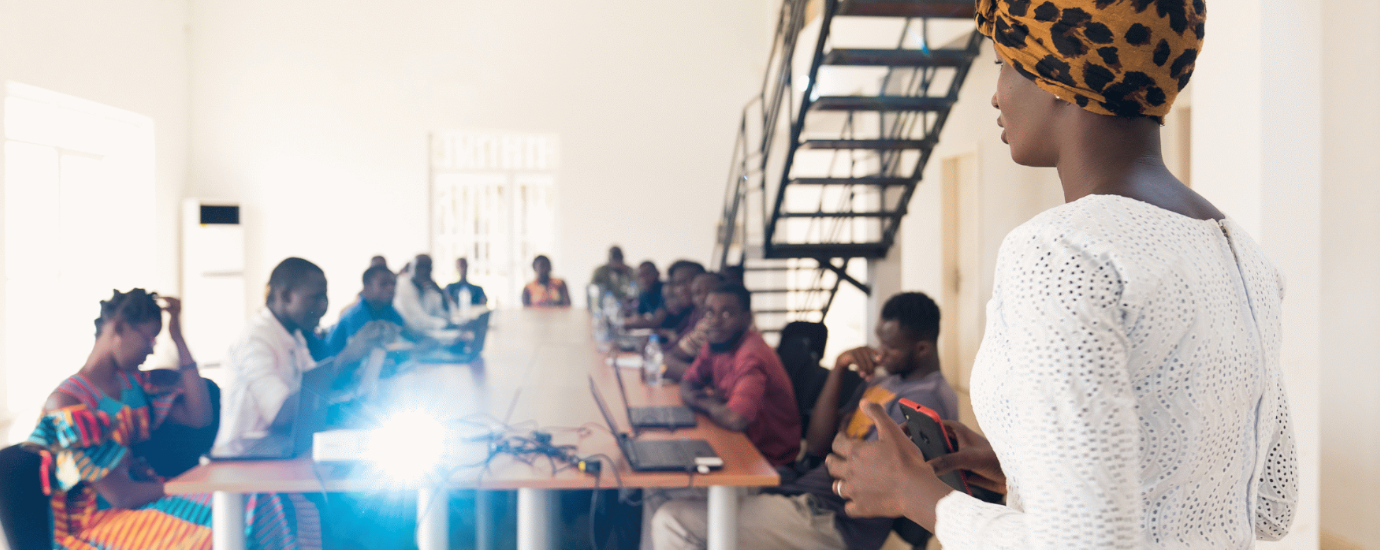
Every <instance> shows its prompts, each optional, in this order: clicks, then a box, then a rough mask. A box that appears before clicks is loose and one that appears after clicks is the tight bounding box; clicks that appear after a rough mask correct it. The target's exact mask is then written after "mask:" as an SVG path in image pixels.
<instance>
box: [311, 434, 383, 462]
mask: <svg viewBox="0 0 1380 550" xmlns="http://www.w3.org/2000/svg"><path fill="white" fill-rule="evenodd" d="M370 437H371V434H370V430H327V431H324V432H316V433H315V434H312V436H311V459H312V460H315V461H317V462H361V461H368V460H371V458H370V456H369V447H370V446H369V438H370Z"/></svg>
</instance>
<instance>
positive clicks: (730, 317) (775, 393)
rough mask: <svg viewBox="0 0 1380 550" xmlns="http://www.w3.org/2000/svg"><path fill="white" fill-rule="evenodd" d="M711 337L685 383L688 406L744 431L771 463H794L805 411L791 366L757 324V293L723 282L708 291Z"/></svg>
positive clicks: (683, 393)
mask: <svg viewBox="0 0 1380 550" xmlns="http://www.w3.org/2000/svg"><path fill="white" fill-rule="evenodd" d="M707 304H708V305H707V307H706V308H705V317H706V318H708V319H709V321H708V330H707V341H706V344H705V346H704V347H703V349H701V350H700V353H699V355H698V356H697V357H696V358H695V362H694V363H693V364H691V365H690V369H689V370H687V371H685V375H684V377H683V378H682V379H681V383H680V396H681V399H682V400H683V401H684V402H685V405H686V406H688V407H690V408H691V409H694V410H696V411H699V412H702V413H704V414H705V415H706V416H708V417H709V418H710V419H712V420H713V421H714V423H715V424H718V425H720V426H722V427H724V428H727V429H729V430H733V431H736V432H744V433H745V434H746V435H747V438H748V440H749V441H752V444H753V445H755V446H756V447H757V450H758V451H760V452H761V453H762V456H764V457H766V459H767V461H768V462H770V463H771V464H772V466H787V465H789V464H791V463H793V462H795V457H796V454H797V452H799V450H800V415H799V413H798V412H797V411H796V404H795V393H794V391H793V390H792V389H791V381H790V379H789V378H788V377H787V375H786V369H785V367H783V366H782V365H781V360H780V359H778V358H777V357H776V352H775V351H773V350H772V348H771V346H768V345H767V343H766V342H765V341H763V340H762V335H761V334H760V333H758V332H757V330H756V329H753V328H752V295H751V294H750V293H749V292H748V290H747V289H746V288H744V287H743V285H738V284H724V285H720V286H719V287H717V288H715V289H714V291H713V292H711V293H710V294H709V298H708V300H707Z"/></svg>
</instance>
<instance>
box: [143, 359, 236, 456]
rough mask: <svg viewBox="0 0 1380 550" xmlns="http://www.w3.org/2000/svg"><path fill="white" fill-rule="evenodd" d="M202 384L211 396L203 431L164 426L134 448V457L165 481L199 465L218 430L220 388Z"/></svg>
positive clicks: (209, 381)
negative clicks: (147, 464)
mask: <svg viewBox="0 0 1380 550" xmlns="http://www.w3.org/2000/svg"><path fill="white" fill-rule="evenodd" d="M203 380H205V381H206V391H207V392H208V393H210V395H211V424H210V425H209V426H206V427H204V428H189V427H187V426H179V425H177V424H168V423H164V424H163V425H162V426H159V427H158V429H157V430H154V431H153V433H152V434H150V435H149V439H148V440H147V441H144V442H142V443H138V444H135V445H134V455H135V456H138V457H142V458H143V459H144V461H146V462H148V463H149V466H152V467H153V471H154V472H157V473H158V475H160V476H163V477H165V478H169V479H171V478H174V477H177V476H178V475H181V474H182V473H183V472H186V471H187V470H190V469H192V468H194V467H196V465H197V464H198V463H199V462H200V460H201V455H204V454H206V453H208V452H210V451H211V445H212V444H214V443H215V442H216V431H217V430H219V429H220V386H218V385H216V383H215V382H213V381H211V380H208V379H203Z"/></svg>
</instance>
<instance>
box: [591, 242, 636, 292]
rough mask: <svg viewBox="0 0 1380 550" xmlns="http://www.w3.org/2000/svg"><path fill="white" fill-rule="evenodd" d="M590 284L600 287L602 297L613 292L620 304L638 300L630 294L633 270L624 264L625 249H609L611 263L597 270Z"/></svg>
mask: <svg viewBox="0 0 1380 550" xmlns="http://www.w3.org/2000/svg"><path fill="white" fill-rule="evenodd" d="M589 282H591V283H594V285H595V286H598V287H599V295H600V296H603V295H604V293H605V292H612V293H613V297H614V298H618V302H619V303H622V302H624V301H626V300H628V299H631V298H636V296H634V295H632V293H630V292H628V291H629V290H631V289H632V282H633V270H632V268H631V267H628V264H625V263H623V249H622V248H619V247H617V246H614V247H610V248H609V263H606V264H604V265H601V266H599V267H597V268H595V269H594V274H593V275H590V278H589Z"/></svg>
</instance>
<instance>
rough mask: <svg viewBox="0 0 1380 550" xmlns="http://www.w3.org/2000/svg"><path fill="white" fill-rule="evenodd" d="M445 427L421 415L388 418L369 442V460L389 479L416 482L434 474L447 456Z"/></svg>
mask: <svg viewBox="0 0 1380 550" xmlns="http://www.w3.org/2000/svg"><path fill="white" fill-rule="evenodd" d="M445 439H446V427H445V426H444V425H442V424H441V422H439V421H437V420H436V418H434V417H432V416H431V415H428V414H425V413H422V412H420V411H400V412H397V413H394V414H393V415H391V416H389V417H388V418H387V419H386V420H384V421H383V422H381V423H380V424H379V427H378V428H376V429H374V430H373V433H372V434H371V435H370V438H369V458H370V460H372V461H373V462H374V463H376V464H378V466H379V468H380V469H381V470H383V472H385V473H386V474H388V475H389V476H390V477H393V478H395V479H398V480H404V481H415V480H419V479H421V478H422V477H424V476H426V475H427V474H428V473H431V472H435V471H436V470H437V469H439V468H440V466H441V458H442V457H443V455H444V454H445Z"/></svg>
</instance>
